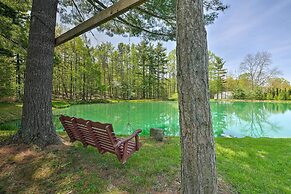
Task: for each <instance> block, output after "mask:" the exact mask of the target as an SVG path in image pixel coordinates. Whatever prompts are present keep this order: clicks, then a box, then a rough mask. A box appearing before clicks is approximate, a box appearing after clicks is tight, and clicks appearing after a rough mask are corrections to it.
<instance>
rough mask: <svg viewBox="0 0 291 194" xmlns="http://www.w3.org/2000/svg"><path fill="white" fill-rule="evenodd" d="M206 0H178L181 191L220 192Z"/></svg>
mask: <svg viewBox="0 0 291 194" xmlns="http://www.w3.org/2000/svg"><path fill="white" fill-rule="evenodd" d="M203 18H204V17H203V0H178V1H177V53H176V55H177V81H178V92H179V114H180V132H181V150H182V152H181V154H182V156H181V158H182V162H181V181H182V182H181V193H211V194H212V193H217V178H216V167H215V160H216V159H215V146H214V139H213V131H212V122H211V114H210V104H209V88H208V87H209V86H208V52H207V37H206V30H205V24H204V19H203Z"/></svg>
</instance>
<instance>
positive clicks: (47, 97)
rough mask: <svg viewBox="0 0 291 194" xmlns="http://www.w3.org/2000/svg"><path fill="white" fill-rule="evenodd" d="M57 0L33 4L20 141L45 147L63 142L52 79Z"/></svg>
mask: <svg viewBox="0 0 291 194" xmlns="http://www.w3.org/2000/svg"><path fill="white" fill-rule="evenodd" d="M56 11H57V0H34V1H33V3H32V11H31V22H30V32H29V45H28V56H27V67H26V71H25V86H24V99H23V115H22V120H21V129H20V130H19V132H18V134H17V136H16V137H17V138H18V139H20V140H21V141H22V142H24V143H26V144H36V145H38V146H40V147H45V146H47V145H50V144H59V143H61V141H60V139H59V137H58V136H57V135H56V132H55V129H54V125H53V121H52V76H53V53H54V44H55V25H56Z"/></svg>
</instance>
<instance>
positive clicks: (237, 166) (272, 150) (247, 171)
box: [216, 138, 291, 193]
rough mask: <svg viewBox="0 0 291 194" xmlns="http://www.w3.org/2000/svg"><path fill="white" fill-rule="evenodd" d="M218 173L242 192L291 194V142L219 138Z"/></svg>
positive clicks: (267, 139)
mask: <svg viewBox="0 0 291 194" xmlns="http://www.w3.org/2000/svg"><path fill="white" fill-rule="evenodd" d="M216 150H217V161H218V162H217V167H218V172H219V173H220V174H221V175H222V176H223V177H224V178H225V180H226V181H228V182H230V183H231V184H232V186H233V187H234V188H235V190H237V191H239V192H240V193H291V139H290V138H289V139H272V138H259V139H254V138H242V139H236V138H232V139H223V138H218V139H216Z"/></svg>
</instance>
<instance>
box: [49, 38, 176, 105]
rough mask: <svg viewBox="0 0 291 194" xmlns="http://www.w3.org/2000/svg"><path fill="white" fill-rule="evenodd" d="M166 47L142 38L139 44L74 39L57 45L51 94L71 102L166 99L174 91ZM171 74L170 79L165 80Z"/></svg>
mask: <svg viewBox="0 0 291 194" xmlns="http://www.w3.org/2000/svg"><path fill="white" fill-rule="evenodd" d="M167 58H168V56H167V52H166V48H164V47H163V45H162V44H161V43H157V45H154V44H152V43H149V42H146V41H142V42H141V43H140V44H138V45H134V44H132V45H128V44H124V43H120V44H118V46H117V48H115V47H114V46H113V45H112V44H111V43H108V42H107V43H102V44H100V45H98V46H96V47H95V48H93V47H92V48H90V47H89V43H87V42H86V40H84V39H82V38H77V39H75V40H73V41H71V42H69V43H66V44H64V45H61V46H60V47H57V50H56V55H55V65H54V79H53V86H54V90H53V91H54V92H53V94H54V96H55V97H56V98H60V99H69V100H70V101H79V100H82V101H86V102H88V101H94V100H95V99H107V98H110V99H141V98H143V99H145V98H149V99H152V98H161V99H166V98H167V97H168V96H169V95H171V94H172V93H174V92H175V91H176V90H175V89H174V90H172V88H173V87H176V86H173V85H176V81H174V80H173V79H176V78H175V77H174V75H175V73H174V72H173V71H175V68H172V67H173V64H172V63H171V64H170V63H168V59H167ZM168 75H171V76H170V77H171V79H168Z"/></svg>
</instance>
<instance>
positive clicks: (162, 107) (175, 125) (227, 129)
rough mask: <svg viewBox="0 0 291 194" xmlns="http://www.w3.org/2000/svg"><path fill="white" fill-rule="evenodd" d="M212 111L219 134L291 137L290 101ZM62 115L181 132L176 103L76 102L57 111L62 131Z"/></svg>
mask: <svg viewBox="0 0 291 194" xmlns="http://www.w3.org/2000/svg"><path fill="white" fill-rule="evenodd" d="M211 111H212V122H213V128H214V134H215V136H216V137H219V136H223V135H227V136H234V137H245V136H250V137H278V138H279V137H291V104H288V103H250V102H213V103H211ZM60 114H65V115H69V116H75V117H81V118H84V119H89V120H93V121H100V122H107V123H112V124H113V127H114V130H115V132H116V133H117V134H130V133H132V132H133V131H134V130H135V129H137V128H141V129H143V133H142V135H148V134H149V129H150V128H162V129H164V130H165V133H166V135H170V136H178V135H179V122H178V121H179V119H178V104H177V102H144V103H116V104H90V105H74V106H71V107H69V108H66V109H59V110H55V111H54V115H55V117H54V123H55V127H56V129H57V130H62V125H61V123H60V122H59V120H58V116H57V115H60ZM17 125H19V122H18V123H17Z"/></svg>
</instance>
